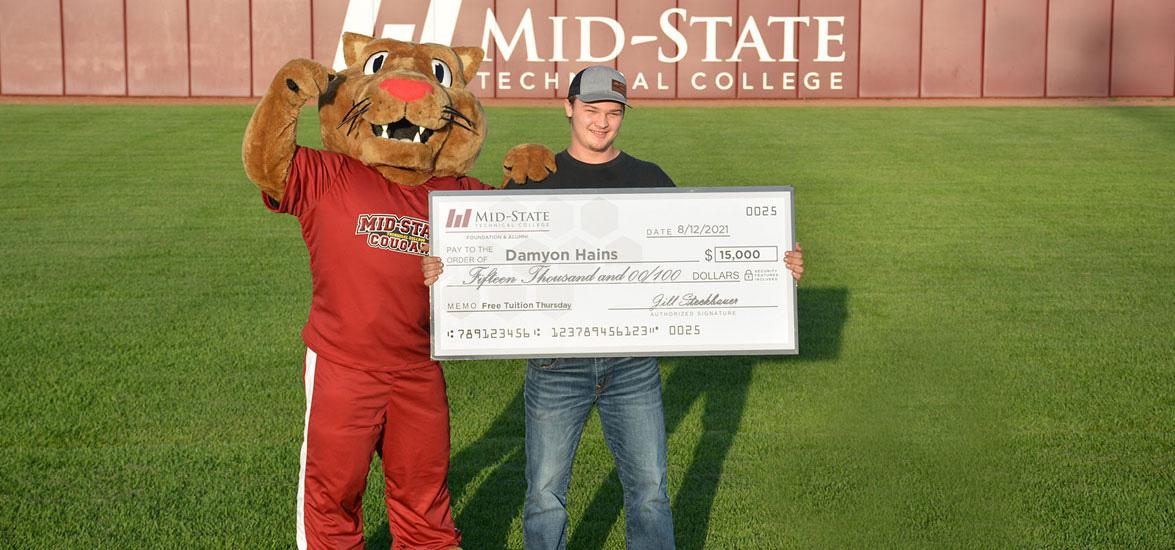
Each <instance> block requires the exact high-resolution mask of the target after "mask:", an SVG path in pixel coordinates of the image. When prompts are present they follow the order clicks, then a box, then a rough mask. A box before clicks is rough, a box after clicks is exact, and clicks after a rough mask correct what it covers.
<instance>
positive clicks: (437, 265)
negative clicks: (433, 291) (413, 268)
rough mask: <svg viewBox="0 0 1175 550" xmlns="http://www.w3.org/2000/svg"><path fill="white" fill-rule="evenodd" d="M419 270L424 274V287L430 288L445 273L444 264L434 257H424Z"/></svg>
mask: <svg viewBox="0 0 1175 550" xmlns="http://www.w3.org/2000/svg"><path fill="white" fill-rule="evenodd" d="M420 269H421V271H423V272H424V286H432V284H433V283H435V282H437V279H439V278H440V276H441V273H443V272H444V271H445V263H444V262H442V261H441V259H440V258H438V257H436V256H425V257H424V258H422V259H421V260H420Z"/></svg>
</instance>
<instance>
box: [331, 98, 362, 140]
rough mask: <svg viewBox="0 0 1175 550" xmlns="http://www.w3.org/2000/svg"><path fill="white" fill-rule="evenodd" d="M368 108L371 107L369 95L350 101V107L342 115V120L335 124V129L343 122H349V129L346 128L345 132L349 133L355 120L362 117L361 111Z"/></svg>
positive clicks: (340, 126) (353, 127)
mask: <svg viewBox="0 0 1175 550" xmlns="http://www.w3.org/2000/svg"><path fill="white" fill-rule="evenodd" d="M369 108H371V98H369V97H365V98H363V99H360V100H358V101H355V102H353V103H351V108H350V109H347V112H346V114H344V115H343V118H342V120H340V121H339V125H338V126H335V129H336V130H337V129H339V128H342V127H343V125H344V124H347V123H351V127H350V129H348V130H347V134H350V133H351V132H352V131H353V130H354V129H355V122H356V121H357V120H359V117H362V116H363V113H366V112H367V109H369Z"/></svg>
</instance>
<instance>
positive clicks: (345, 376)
mask: <svg viewBox="0 0 1175 550" xmlns="http://www.w3.org/2000/svg"><path fill="white" fill-rule="evenodd" d="M303 376H304V379H305V384H306V425H305V431H304V434H303V438H302V471H301V475H300V478H299V480H298V548H302V549H304V548H314V549H332V550H333V549H336V548H347V549H349V548H363V517H362V512H363V508H362V504H363V490H364V489H365V487H366V482H367V472H368V470H369V468H370V467H371V456H372V454H373V453H375V452H378V453H380V456H381V458H382V461H383V471H384V483H385V494H386V498H387V507H388V525H389V527H390V528H391V532H392V537H393V544H392V548H394V549H401V548H405V549H406V548H412V549H424V550H433V549H437V550H439V549H443V548H450V547H453V546H457V545H458V544H460V542H461V537H460V534H459V533H458V532H457V530H456V529H455V528H454V527H453V515H452V511H451V509H450V505H449V488H448V485H447V476H448V473H449V402H448V399H447V398H446V397H445V378H444V375H443V374H442V372H441V366H440V364H438V363H435V362H434V363H428V364H425V365H423V366H421V367H417V368H411V369H407V370H399V371H391V372H376V371H366V370H359V369H354V368H349V367H346V366H343V365H340V364H337V363H333V362H331V361H329V360H327V359H325V358H323V357H319V356H318V355H317V354H315V353H314V351H313V350H309V349H307V350H306V370H305V371H304V373H303Z"/></svg>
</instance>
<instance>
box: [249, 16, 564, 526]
mask: <svg viewBox="0 0 1175 550" xmlns="http://www.w3.org/2000/svg"><path fill="white" fill-rule="evenodd" d="M343 48H344V56H345V59H346V62H347V68H346V69H345V70H343V71H340V72H338V73H337V74H336V73H332V72H331V71H329V70H327V69H326V68H325V67H323V66H322V65H320V64H318V63H316V62H314V61H309V60H305V59H297V60H294V61H290V62H289V63H287V64H286V65H285V66H284V67H282V68H281V70H279V71H278V73H277V75H276V76H275V77H274V79H273V82H272V83H271V84H270V87H269V89H268V91H267V92H266V94H265V96H264V97H263V98H262V99H261V101H260V103H259V104H258V105H257V108H256V110H255V111H254V113H253V117H252V119H251V120H250V121H249V126H248V129H247V130H246V132H245V140H244V144H243V147H242V154H243V160H244V164H245V171H246V173H247V174H248V176H249V179H251V180H252V181H253V182H254V183H256V184H257V186H258V187H259V188H260V189H261V197H262V200H263V201H264V203H265V205H266V207H268V208H269V209H270V210H273V211H274V212H280V213H285V214H290V215H293V216H295V217H297V218H298V222H299V223H300V224H301V228H302V238H303V240H305V242H306V248H307V249H308V250H309V253H310V274H311V279H312V299H311V305H310V314H309V318H308V319H307V322H306V325H305V328H304V329H303V330H302V339H303V341H304V342H305V343H306V346H307V349H306V363H305V366H304V370H303V378H304V383H305V391H306V417H305V428H304V432H303V440H302V441H303V442H302V455H301V472H300V477H299V480H298V510H297V524H298V534H297V541H298V547H299V548H307V547H310V548H362V547H363V521H362V517H361V512H362V497H363V492H364V488H365V482H366V478H367V472H368V469H369V468H370V465H371V457H372V453H374V452H378V453H380V456H381V458H382V462H383V473H384V482H385V493H386V496H387V508H388V524H389V527H390V530H391V532H392V536H393V539H394V544H393V547H394V548H421V549H442V548H454V547H457V546H458V545H459V544H460V542H461V539H460V533H459V532H458V531H457V530H456V528H455V527H454V525H453V517H452V511H451V508H450V503H449V490H448V487H447V485H446V483H447V476H448V468H449V406H448V400H447V398H446V396H445V380H444V376H443V374H442V372H441V366H440V364H439V363H437V362H436V361H433V360H432V359H431V358H430V357H429V319H428V289H427V287H425V286H424V284H423V274H422V272H421V257H422V256H423V255H425V254H426V253H427V246H426V244H427V242H428V238H429V220H428V193H429V192H430V191H432V190H438V189H439V190H457V189H489V187H486V186H485V185H483V184H482V183H481V182H479V181H477V180H476V179H473V178H469V177H466V176H465V174H466V173H467V172H468V170H469V169H470V168H471V167H472V166H473V163H474V161H475V160H476V159H477V155H478V153H479V152H480V150H481V145H482V142H483V141H484V139H485V135H486V124H485V113H484V111H483V110H482V107H481V104H480V103H479V102H478V99H477V98H476V97H475V96H474V95H473V94H472V93H470V92H469V91H468V90H466V89H465V87H466V85H467V84H468V82H469V81H470V79H472V78H473V76H474V74H475V73H476V71H477V67H478V65H479V64H480V63H481V60H482V57H483V55H484V53H483V52H482V50H481V49H479V48H462V47H454V48H450V47H447V46H441V45H437V44H412V43H407V42H399V41H395V40H390V39H373V38H371V37H368V36H362V35H357V34H352V33H346V34H344V37H343ZM314 98H317V100H318V112H319V118H320V120H321V131H322V143H323V145H324V146H325V149H326V150H325V151H317V150H313V149H309V148H305V147H300V146H298V145H297V144H296V143H295V134H296V131H295V129H296V125H297V122H298V115H299V114H300V112H301V109H302V106H303V104H305V103H306V101H307V100H310V99H314ZM503 168H504V169H505V171H506V174H507V177H508V178H509V177H511V175H513V176H516V179H517V180H518V181H525V178H526V177H529V178H530V179H532V180H540V179H543V178H544V177H545V176H546V173H547V172H548V171H549V170H552V171H553V169H554V155H553V154H552V153H551V152H550V150H548V149H546V148H545V147H542V146H534V145H523V146H519V147H515V148H514V149H512V150H511V151H510V152H509V153H508V154H507V156H506V159H505V160H504V162H503ZM524 174H525V175H524Z"/></svg>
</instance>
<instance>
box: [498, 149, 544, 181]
mask: <svg viewBox="0 0 1175 550" xmlns="http://www.w3.org/2000/svg"><path fill="white" fill-rule="evenodd" d="M554 173H555V154H554V153H552V152H551V150H550V149H547V148H546V147H545V146H542V145H538V144H535V143H523V144H522V145H515V146H514V147H511V148H510V150H509V151H506V157H505V158H503V159H502V175H503V176H504V177H505V178H506V179H505V180H504V181H503V182H502V183H507V182H510V181H514V182H516V183H520V184H525V183H526V181H527V180H530V181H542V180H545V179H547V176H549V175H551V174H554Z"/></svg>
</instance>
